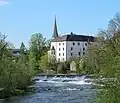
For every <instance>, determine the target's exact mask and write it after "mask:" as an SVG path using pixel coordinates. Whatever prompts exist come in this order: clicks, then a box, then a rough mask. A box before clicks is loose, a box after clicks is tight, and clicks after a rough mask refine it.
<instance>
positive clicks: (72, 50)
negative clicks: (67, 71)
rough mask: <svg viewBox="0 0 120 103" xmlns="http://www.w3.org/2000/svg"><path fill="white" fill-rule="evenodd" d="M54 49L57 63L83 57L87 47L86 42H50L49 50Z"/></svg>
mask: <svg viewBox="0 0 120 103" xmlns="http://www.w3.org/2000/svg"><path fill="white" fill-rule="evenodd" d="M52 46H54V48H55V57H56V60H57V61H61V62H62V61H67V60H69V59H70V58H75V57H80V56H83V55H85V51H86V50H87V47H88V42H83V41H61V42H52V43H51V48H52Z"/></svg>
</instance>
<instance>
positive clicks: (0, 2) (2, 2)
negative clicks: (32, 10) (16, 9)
mask: <svg viewBox="0 0 120 103" xmlns="http://www.w3.org/2000/svg"><path fill="white" fill-rule="evenodd" d="M7 4H8V0H0V5H7Z"/></svg>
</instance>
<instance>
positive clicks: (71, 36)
mask: <svg viewBox="0 0 120 103" xmlns="http://www.w3.org/2000/svg"><path fill="white" fill-rule="evenodd" d="M94 39H95V37H93V36H85V35H75V34H67V35H63V36H60V37H57V38H54V39H53V40H52V41H53V42H61V41H89V42H94Z"/></svg>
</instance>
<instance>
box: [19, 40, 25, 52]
mask: <svg viewBox="0 0 120 103" xmlns="http://www.w3.org/2000/svg"><path fill="white" fill-rule="evenodd" d="M25 51H26V47H25V45H24V43H23V42H22V43H21V46H20V52H21V54H25Z"/></svg>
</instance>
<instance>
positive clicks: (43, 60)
mask: <svg viewBox="0 0 120 103" xmlns="http://www.w3.org/2000/svg"><path fill="white" fill-rule="evenodd" d="M39 65H40V68H41V69H42V70H43V71H45V72H46V71H47V70H49V69H50V62H49V61H48V53H46V54H45V55H43V56H42V57H41V60H40V64H39Z"/></svg>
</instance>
